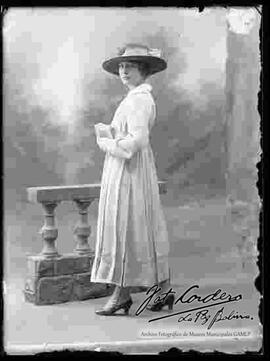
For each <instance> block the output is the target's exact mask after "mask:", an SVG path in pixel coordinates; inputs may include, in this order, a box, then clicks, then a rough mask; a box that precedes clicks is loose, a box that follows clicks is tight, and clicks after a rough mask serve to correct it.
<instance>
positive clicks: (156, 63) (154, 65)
mask: <svg viewBox="0 0 270 361" xmlns="http://www.w3.org/2000/svg"><path fill="white" fill-rule="evenodd" d="M123 61H140V62H144V63H147V64H148V65H149V75H152V74H155V73H158V72H160V71H162V70H165V69H166V68H167V63H166V61H165V60H163V59H161V58H158V57H155V56H149V55H147V56H145V55H136V56H135V55H134V56H118V57H115V58H112V59H109V60H106V61H104V63H103V64H102V67H103V69H104V70H106V71H107V72H109V73H111V74H114V75H119V64H120V63H122V62H123Z"/></svg>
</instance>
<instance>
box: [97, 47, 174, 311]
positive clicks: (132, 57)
mask: <svg viewBox="0 0 270 361" xmlns="http://www.w3.org/2000/svg"><path fill="white" fill-rule="evenodd" d="M158 55H159V54H157V53H153V51H152V52H151V50H150V49H148V48H147V47H145V46H142V45H134V44H129V45H127V46H126V47H125V48H124V49H122V51H121V53H120V54H119V56H117V57H115V58H112V59H110V60H107V61H105V62H104V63H103V68H104V69H105V70H106V71H108V72H110V73H112V74H115V75H118V76H119V77H120V79H121V81H122V82H123V84H124V85H125V86H126V87H127V88H128V90H129V91H128V94H127V96H126V97H125V99H124V100H123V101H122V102H121V104H120V105H119V107H118V109H117V110H116V113H115V115H114V118H113V121H112V123H111V125H105V124H102V123H99V124H98V125H97V126H96V133H97V143H98V145H99V147H100V148H101V149H102V150H103V151H105V152H106V157H105V161H104V168H103V174H102V181H101V192H100V200H99V213H98V224H97V243H96V252H95V259H94V263H93V267H92V273H91V281H92V282H105V283H112V284H115V285H116V287H115V290H114V292H113V294H112V296H111V297H110V299H109V301H108V302H107V304H106V305H105V306H104V307H103V308H102V309H101V310H98V311H96V313H97V314H100V315H112V314H114V313H115V312H116V311H117V310H120V309H123V310H124V311H125V313H128V312H129V308H130V306H131V305H132V299H131V296H130V291H131V289H132V287H136V286H145V287H152V286H153V285H161V289H162V290H161V292H162V291H163V290H165V285H164V284H165V283H166V282H164V281H167V284H166V287H168V280H169V267H168V252H169V244H168V235H167V229H166V223H165V220H164V215H163V211H162V208H161V204H160V198H159V189H158V181H157V175H156V169H155V162H154V157H153V153H152V149H151V146H150V144H149V134H150V130H151V128H152V126H153V125H154V121H155V117H156V108H155V103H154V100H153V97H152V95H151V89H152V87H151V86H150V85H149V84H146V83H145V80H146V78H147V77H148V76H150V75H152V74H154V73H157V72H159V71H162V70H164V69H166V67H167V64H166V62H165V61H164V60H163V59H161V58H160V56H158ZM162 285H163V286H162ZM169 296H172V295H169ZM169 296H168V297H167V299H166V300H165V301H164V302H163V303H160V302H159V303H158V304H154V305H152V306H151V307H150V309H151V310H153V311H156V310H159V309H161V308H162V307H163V306H165V305H169V307H170V308H171V306H172V303H173V299H172V297H169Z"/></svg>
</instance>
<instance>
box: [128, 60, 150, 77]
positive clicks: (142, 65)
mask: <svg viewBox="0 0 270 361" xmlns="http://www.w3.org/2000/svg"><path fill="white" fill-rule="evenodd" d="M132 62H133V63H136V64H137V65H138V70H139V72H140V73H141V75H142V76H143V77H144V78H147V77H148V76H149V75H150V68H149V64H148V63H146V62H143V61H132Z"/></svg>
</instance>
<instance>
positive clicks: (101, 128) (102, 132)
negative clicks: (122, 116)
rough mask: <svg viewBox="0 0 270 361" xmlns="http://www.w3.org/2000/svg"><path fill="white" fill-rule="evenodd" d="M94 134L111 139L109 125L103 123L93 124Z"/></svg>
mask: <svg viewBox="0 0 270 361" xmlns="http://www.w3.org/2000/svg"><path fill="white" fill-rule="evenodd" d="M95 132H96V136H97V137H99V138H109V139H112V138H113V136H112V132H111V126H110V125H108V124H104V123H97V124H95Z"/></svg>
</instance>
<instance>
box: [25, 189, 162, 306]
mask: <svg viewBox="0 0 270 361" xmlns="http://www.w3.org/2000/svg"><path fill="white" fill-rule="evenodd" d="M158 184H159V192H160V194H164V193H166V182H159V183H158ZM27 192H28V201H29V202H32V203H40V204H41V205H42V207H43V210H44V224H43V226H42V228H41V229H40V231H39V233H40V234H41V236H42V240H43V248H42V250H41V252H40V254H39V255H34V256H28V274H27V278H26V283H25V289H24V294H25V299H26V301H29V302H32V303H34V304H36V305H41V304H55V303H62V302H68V301H75V300H85V299H89V298H94V297H103V296H107V295H109V294H110V293H111V292H112V289H113V286H112V285H106V284H97V283H92V282H90V276H91V265H92V262H93V259H94V250H91V248H90V246H89V243H88V239H89V237H90V235H91V227H90V225H89V223H88V209H89V207H90V205H91V203H92V202H93V201H94V200H95V199H98V198H99V194H100V184H83V185H73V186H57V187H33V188H28V189H27ZM62 202H74V203H75V204H76V207H77V209H78V214H79V220H78V222H77V224H76V225H75V228H74V236H75V240H76V247H75V249H74V250H73V251H72V253H70V254H64V255H60V254H59V252H58V250H57V247H56V241H57V239H58V229H57V227H56V223H55V210H56V207H57V206H60V205H61V203H62ZM59 236H60V240H61V235H59ZM134 291H135V290H134Z"/></svg>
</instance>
